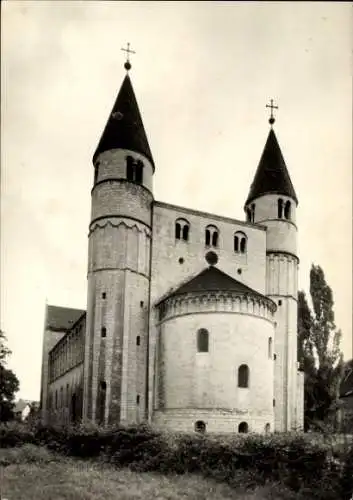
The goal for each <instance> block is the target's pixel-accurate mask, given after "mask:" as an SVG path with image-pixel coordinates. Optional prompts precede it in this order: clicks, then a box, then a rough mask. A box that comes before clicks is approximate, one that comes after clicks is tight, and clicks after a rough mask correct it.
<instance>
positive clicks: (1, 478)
mask: <svg viewBox="0 0 353 500" xmlns="http://www.w3.org/2000/svg"><path fill="white" fill-rule="evenodd" d="M0 464H1V466H0V467H1V471H0V485H1V486H0V491H1V499H2V500H5V499H6V500H25V499H26V500H29V499H36V500H93V499H94V500H103V499H104V500H132V499H136V500H140V499H141V500H142V499H143V500H179V499H183V500H187V499H190V500H206V499H207V500H221V499H224V500H228V499H229V500H230V499H232V500H266V499H272V500H281V499H284V498H288V497H287V496H283V495H279V494H275V493H274V491H273V488H271V487H266V488H259V489H257V490H256V491H254V492H250V493H249V492H244V491H239V490H238V491H235V490H234V489H232V488H231V487H229V486H227V485H225V484H221V483H217V482H215V481H213V480H209V479H205V478H202V477H200V476H196V475H183V476H162V475H160V474H154V473H143V474H140V473H135V472H132V471H130V470H128V469H120V470H119V469H114V468H113V467H111V466H108V465H103V464H93V463H88V462H83V461H78V460H72V459H64V458H62V457H55V456H54V455H52V454H50V453H49V452H47V451H46V450H45V449H43V448H42V449H38V448H36V447H32V446H31V445H26V446H24V447H22V449H21V448H19V449H18V448H17V449H9V450H1V449H0Z"/></svg>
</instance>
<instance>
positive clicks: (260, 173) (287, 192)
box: [245, 128, 298, 205]
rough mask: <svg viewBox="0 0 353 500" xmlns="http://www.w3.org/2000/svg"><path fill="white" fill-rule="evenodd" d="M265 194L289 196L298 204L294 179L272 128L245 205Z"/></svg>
mask: <svg viewBox="0 0 353 500" xmlns="http://www.w3.org/2000/svg"><path fill="white" fill-rule="evenodd" d="M264 194H281V195H283V196H289V197H290V198H292V199H293V200H295V202H296V203H297V204H298V198H297V195H296V194H295V191H294V187H293V184H292V181H291V180H290V177H289V173H288V170H287V167H286V164H285V161H284V158H283V155H282V152H281V148H280V147H279V144H278V141H277V137H276V134H275V133H274V131H273V129H272V128H271V130H270V132H269V134H268V138H267V141H266V145H265V148H264V151H263V153H262V156H261V159H260V163H259V166H258V167H257V170H256V174H255V177H254V180H253V183H252V184H251V187H250V193H249V196H248V199H247V200H246V203H245V205H248V203H250V202H251V201H253V200H254V199H255V198H258V197H259V196H262V195H264Z"/></svg>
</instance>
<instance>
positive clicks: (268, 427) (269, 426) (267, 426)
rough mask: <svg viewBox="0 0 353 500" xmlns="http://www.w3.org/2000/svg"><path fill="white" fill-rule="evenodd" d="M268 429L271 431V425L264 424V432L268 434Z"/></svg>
mask: <svg viewBox="0 0 353 500" xmlns="http://www.w3.org/2000/svg"><path fill="white" fill-rule="evenodd" d="M270 431H271V425H270V424H266V425H265V432H266V434H268V433H269V432H270Z"/></svg>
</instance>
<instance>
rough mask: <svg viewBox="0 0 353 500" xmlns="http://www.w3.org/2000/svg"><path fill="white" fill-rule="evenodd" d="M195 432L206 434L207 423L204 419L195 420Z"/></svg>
mask: <svg viewBox="0 0 353 500" xmlns="http://www.w3.org/2000/svg"><path fill="white" fill-rule="evenodd" d="M195 432H199V433H200V434H204V433H205V432H206V424H205V422H203V421H202V420H198V421H197V422H195Z"/></svg>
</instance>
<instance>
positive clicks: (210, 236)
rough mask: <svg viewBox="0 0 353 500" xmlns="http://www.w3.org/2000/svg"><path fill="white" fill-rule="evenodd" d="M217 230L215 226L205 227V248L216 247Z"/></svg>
mask: <svg viewBox="0 0 353 500" xmlns="http://www.w3.org/2000/svg"><path fill="white" fill-rule="evenodd" d="M218 236H219V233H218V229H217V228H216V227H215V226H207V228H206V230H205V244H206V246H212V247H217V246H218Z"/></svg>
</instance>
